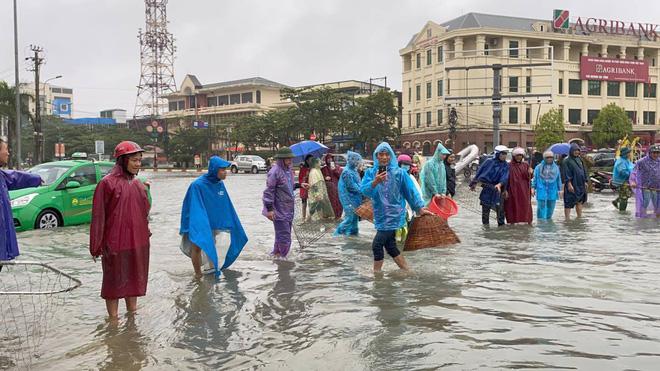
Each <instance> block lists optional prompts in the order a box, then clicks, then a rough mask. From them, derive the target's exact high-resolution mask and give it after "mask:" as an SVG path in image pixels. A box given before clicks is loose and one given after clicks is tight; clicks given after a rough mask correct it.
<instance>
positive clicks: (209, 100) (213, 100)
mask: <svg viewBox="0 0 660 371" xmlns="http://www.w3.org/2000/svg"><path fill="white" fill-rule="evenodd" d="M217 105H218V97H208V98H206V106H207V107H213V106H217Z"/></svg>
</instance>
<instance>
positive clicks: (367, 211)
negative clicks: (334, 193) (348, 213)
mask: <svg viewBox="0 0 660 371" xmlns="http://www.w3.org/2000/svg"><path fill="white" fill-rule="evenodd" d="M355 215H357V216H359V217H360V218H362V219H364V220H368V221H370V222H372V223H373V222H374V207H373V205H371V200H370V199H366V200H365V201H364V202H363V203H362V205H360V206H358V207H357V208H356V209H355Z"/></svg>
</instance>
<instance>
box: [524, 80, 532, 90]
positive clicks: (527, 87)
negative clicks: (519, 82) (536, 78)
mask: <svg viewBox="0 0 660 371" xmlns="http://www.w3.org/2000/svg"><path fill="white" fill-rule="evenodd" d="M531 92H532V76H527V77H525V93H531Z"/></svg>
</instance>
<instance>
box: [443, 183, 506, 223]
mask: <svg viewBox="0 0 660 371" xmlns="http://www.w3.org/2000/svg"><path fill="white" fill-rule="evenodd" d="M470 180H471V179H461V180H459V181H458V182H457V183H456V194H455V195H454V197H453V198H454V201H456V203H457V204H458V206H459V207H460V210H467V211H470V212H473V213H475V214H478V215H481V201H480V200H479V194H480V193H481V190H482V188H481V185H480V184H479V185H477V187H476V188H475V189H474V192H473V191H471V190H470V187H469V185H470ZM490 218H491V219H492V220H494V221H495V220H497V213H496V212H495V210H492V211H491V213H490Z"/></svg>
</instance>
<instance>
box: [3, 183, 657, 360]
mask: <svg viewBox="0 0 660 371" xmlns="http://www.w3.org/2000/svg"><path fill="white" fill-rule="evenodd" d="M196 175H197V174H174V173H171V174H170V173H157V174H150V175H149V177H150V179H151V181H152V183H153V185H152V192H153V201H154V206H153V209H152V214H151V229H152V232H153V236H152V240H151V242H152V247H151V265H150V275H149V287H148V292H147V296H146V297H144V298H140V299H139V312H138V313H137V315H135V316H122V317H121V319H120V322H119V324H118V325H117V324H111V323H108V322H107V321H106V312H105V305H104V302H103V301H102V300H101V299H100V297H99V290H100V284H101V265H100V263H94V262H92V260H91V258H90V256H89V253H88V247H87V246H88V245H87V244H88V233H87V232H88V226H79V227H69V228H61V229H58V230H55V231H31V232H25V233H21V234H20V235H19V242H20V244H21V248H22V254H23V255H22V256H21V258H22V259H30V260H40V261H46V262H50V263H52V264H53V265H54V266H56V267H58V268H60V269H62V270H64V271H66V272H67V273H70V274H72V275H74V276H75V277H77V278H79V279H80V280H82V281H83V286H82V287H80V288H78V289H76V290H75V291H73V292H72V293H71V294H70V295H69V296H68V298H67V305H66V307H64V308H59V310H58V311H57V312H56V313H55V316H54V318H53V320H52V321H51V324H50V325H49V331H48V334H47V336H46V338H45V339H44V342H43V345H42V347H41V355H40V356H39V357H38V358H35V359H34V360H33V364H32V366H33V367H34V368H36V369H79V370H82V369H104V370H137V369H152V370H168V369H172V370H180V369H232V370H233V369H262V368H263V369H283V370H284V369H296V370H314V369H323V370H376V369H377V370H414V369H435V368H438V367H444V368H447V369H455V370H466V369H467V370H471V369H504V368H516V369H518V368H521V369H531V368H544V369H601V370H606V369H646V370H652V369H656V370H657V369H658V365H659V364H660V286H659V285H658V283H659V282H660V224H659V222H658V221H657V220H636V219H635V218H634V217H633V216H632V215H631V213H630V212H628V213H624V214H620V213H619V212H617V211H614V209H613V207H612V205H611V204H610V201H611V200H612V198H613V197H614V196H613V195H612V194H605V195H596V196H592V197H591V200H590V204H589V206H588V208H587V209H586V210H585V217H584V218H583V220H579V221H571V222H568V223H566V222H564V221H563V214H562V213H561V211H562V210H557V212H556V215H555V219H554V221H552V222H547V223H536V222H535V226H534V227H531V228H530V227H527V226H514V227H503V228H495V227H493V228H490V229H484V228H483V227H482V226H481V225H480V216H479V215H477V214H474V213H471V212H469V211H465V210H463V211H461V213H460V214H459V215H458V216H456V217H454V218H452V219H451V220H450V224H451V225H452V227H453V228H454V229H455V231H456V232H457V234H458V235H459V236H460V238H461V239H462V243H461V244H460V245H457V246H455V247H451V248H444V249H427V250H421V251H416V252H412V253H407V254H406V258H407V259H408V260H409V263H410V265H411V266H412V267H413V269H414V271H413V272H412V273H409V274H403V273H402V272H400V271H398V270H397V269H396V267H395V265H394V263H393V262H392V261H391V259H389V258H388V260H386V264H385V272H384V274H382V275H380V276H374V274H373V273H372V271H371V269H372V255H371V249H370V243H371V238H372V237H373V235H374V231H373V228H372V227H371V225H370V224H368V223H367V222H361V224H360V227H361V229H362V236H361V237H359V238H352V239H333V238H331V237H329V236H326V237H324V238H323V239H322V240H320V241H319V242H318V243H317V244H316V245H314V246H312V247H309V248H306V249H305V250H304V251H301V250H300V248H299V247H298V246H297V245H295V241H294V248H293V250H292V253H291V255H290V257H289V261H273V260H271V259H270V258H269V257H268V252H269V251H270V249H271V246H272V241H273V233H272V226H271V225H270V224H269V223H268V221H267V220H266V219H265V218H263V217H262V216H261V215H260V211H261V204H260V198H261V191H262V189H263V185H264V184H265V176H264V175H263V174H262V175H236V176H230V177H229V178H228V180H227V187H228V189H229V192H230V195H231V196H232V198H233V201H234V205H235V206H236V207H237V209H238V213H239V214H240V217H241V219H242V221H243V223H244V226H245V228H246V230H247V233H248V235H249V237H250V242H249V243H248V245H247V246H246V248H245V249H244V251H243V253H242V255H241V256H240V257H239V259H238V261H237V262H236V263H235V264H234V265H233V266H232V267H231V268H230V269H229V270H227V271H225V273H224V275H223V276H222V278H221V279H220V280H219V281H217V282H216V281H215V280H214V279H213V278H212V277H205V278H204V279H202V280H201V281H198V280H195V279H194V278H193V274H192V273H193V272H192V266H191V264H190V261H189V260H188V259H187V258H185V257H184V256H183V255H182V254H181V252H180V251H179V247H178V245H179V237H178V226H179V211H180V207H181V203H182V199H183V196H184V193H185V190H186V187H187V186H188V184H189V183H190V182H191V181H192V179H193V177H194V176H196ZM633 206H634V205H633V204H632V202H631V205H629V208H630V209H631V210H632V208H633ZM120 308H121V309H122V311H123V305H122V306H121V307H120ZM0 347H1V346H0Z"/></svg>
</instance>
